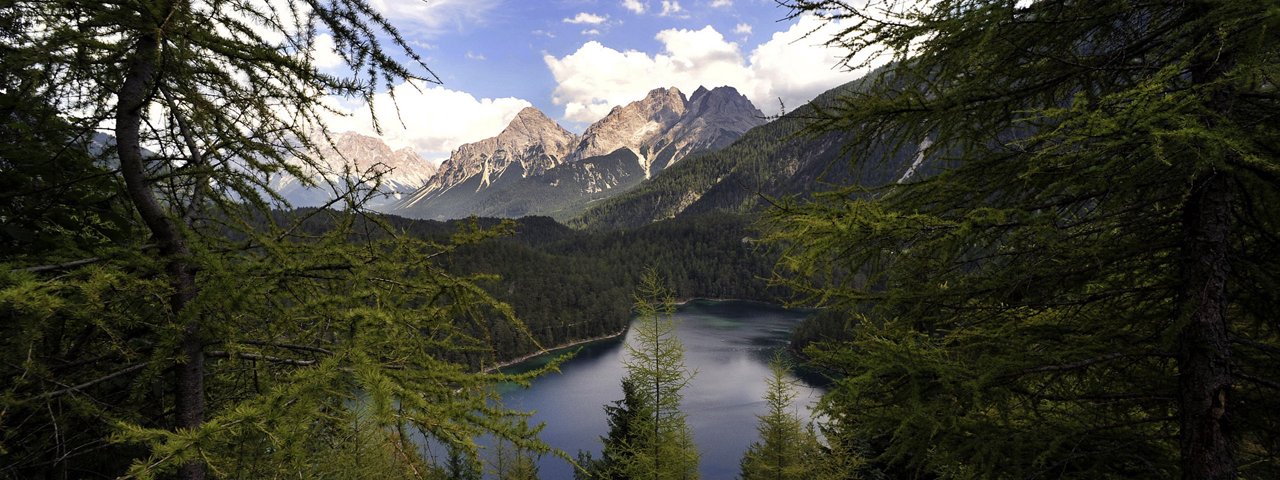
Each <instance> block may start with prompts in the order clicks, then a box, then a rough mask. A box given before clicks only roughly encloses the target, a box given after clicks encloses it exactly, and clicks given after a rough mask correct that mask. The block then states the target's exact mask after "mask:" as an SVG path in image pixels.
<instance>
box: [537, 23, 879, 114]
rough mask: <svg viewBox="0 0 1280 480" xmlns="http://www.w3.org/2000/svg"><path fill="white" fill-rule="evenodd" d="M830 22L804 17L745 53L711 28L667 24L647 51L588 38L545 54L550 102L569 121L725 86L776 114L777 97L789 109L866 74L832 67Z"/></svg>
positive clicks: (837, 54) (835, 57)
mask: <svg viewBox="0 0 1280 480" xmlns="http://www.w3.org/2000/svg"><path fill="white" fill-rule="evenodd" d="M835 28H839V25H836V26H823V23H822V21H821V20H818V19H816V18H812V17H802V18H801V19H800V20H799V21H798V22H796V23H795V24H793V25H791V27H790V28H788V29H787V30H785V31H782V32H778V33H775V34H774V35H773V36H772V37H771V38H770V39H769V40H768V41H766V42H765V43H763V44H761V45H760V46H758V47H756V49H755V50H752V51H751V52H750V53H749V54H744V53H743V52H742V50H741V47H740V46H739V45H738V44H737V43H735V42H731V41H728V40H726V39H725V37H724V35H722V34H721V33H720V32H718V31H716V29H715V28H713V27H710V26H707V27H704V28H703V29H701V30H683V29H670V30H663V31H661V32H659V33H658V34H657V36H656V38H657V40H658V41H659V42H660V43H661V44H662V45H663V48H662V51H661V52H659V53H655V54H652V55H650V54H648V53H645V52H640V51H636V50H626V51H618V50H615V49H613V48H610V47H607V46H605V45H603V44H601V43H600V42H598V41H594V40H592V41H588V42H586V43H585V44H583V45H582V46H581V47H579V48H578V50H577V51H575V52H573V53H571V54H569V55H566V56H564V57H559V58H557V57H555V56H552V55H545V56H543V60H544V61H545V62H546V63H547V67H548V68H549V69H550V70H551V74H552V76H553V77H554V78H555V79H556V84H557V85H556V89H555V91H554V92H553V94H552V101H553V102H554V103H555V104H556V105H561V106H563V107H564V115H563V118H564V119H565V120H568V121H572V122H583V123H588V122H593V121H595V120H598V119H600V118H601V117H603V116H604V115H605V114H607V113H608V112H609V110H610V109H611V108H613V106H615V105H622V104H626V103H628V102H632V101H635V100H639V99H640V98H643V97H644V95H645V93H647V92H648V91H649V90H652V89H654V88H659V87H669V86H675V87H676V88H679V89H680V90H681V91H683V92H685V94H686V95H687V94H689V93H692V92H693V90H695V89H697V87H698V86H706V87H708V88H713V87H717V86H721V85H730V86H733V87H734V88H736V89H738V91H739V92H742V94H743V95H746V96H747V98H749V99H751V101H752V102H753V103H755V104H756V106H757V107H759V108H760V109H761V110H763V111H764V112H765V113H766V114H776V113H779V107H778V100H779V99H781V100H782V102H783V103H785V104H786V105H787V108H788V109H793V108H795V107H798V106H800V105H802V104H804V103H805V102H808V101H809V100H812V99H813V97H815V96H817V94H819V93H822V92H824V91H826V90H828V89H831V88H832V87H835V86H837V85H840V84H843V83H845V82H848V81H851V80H853V79H855V78H857V77H858V76H859V75H862V74H863V73H865V71H860V72H849V71H845V70H844V69H842V68H839V67H837V64H838V63H839V61H840V58H841V55H842V54H843V53H844V52H843V51H842V50H839V49H832V48H827V47H823V46H822V45H821V42H822V41H823V40H825V39H826V38H829V36H830V34H831V33H832V32H833V31H835V30H834V29H835ZM815 30H816V31H815ZM811 31H813V32H814V33H813V34H812V35H811V36H809V37H805V34H806V33H808V32H811Z"/></svg>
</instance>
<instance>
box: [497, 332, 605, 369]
mask: <svg viewBox="0 0 1280 480" xmlns="http://www.w3.org/2000/svg"><path fill="white" fill-rule="evenodd" d="M629 327H630V325H629V324H628V328H629ZM628 328H623V329H622V330H621V331H618V332H614V333H610V334H606V335H599V336H595V337H590V338H584V339H581V340H574V341H571V342H567V343H562V344H559V345H556V346H553V347H548V348H543V349H539V350H538V351H536V352H530V353H526V354H524V355H521V356H519V357H516V358H513V359H510V360H505V361H502V362H498V363H495V364H493V365H490V366H488V367H485V368H484V369H483V370H481V372H483V373H494V372H496V371H498V370H499V369H502V368H507V367H510V366H513V365H517V364H520V363H524V362H527V361H529V360H533V359H534V358H537V357H540V356H542V355H547V354H551V353H556V352H557V351H560V350H565V349H569V348H573V347H578V346H582V345H586V344H588V343H594V342H600V341H604V340H609V339H614V338H618V337H621V336H622V335H625V334H626V333H627V330H628Z"/></svg>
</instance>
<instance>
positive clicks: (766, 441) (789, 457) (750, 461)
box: [741, 352, 820, 480]
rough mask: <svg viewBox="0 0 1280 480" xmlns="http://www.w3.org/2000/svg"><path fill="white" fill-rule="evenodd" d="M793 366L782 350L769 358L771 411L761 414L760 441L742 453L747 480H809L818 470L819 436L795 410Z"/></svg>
mask: <svg viewBox="0 0 1280 480" xmlns="http://www.w3.org/2000/svg"><path fill="white" fill-rule="evenodd" d="M790 370H791V368H790V365H789V364H788V362H787V360H786V357H784V356H783V354H782V352H778V353H777V354H775V355H774V357H773V359H772V360H770V361H769V371H770V372H771V376H770V377H769V380H768V382H767V385H768V386H767V390H765V393H764V403H765V405H766V406H768V409H769V410H768V411H767V412H766V413H765V414H764V415H758V418H759V422H760V423H759V425H758V426H757V427H756V429H757V430H759V432H760V440H758V441H756V442H754V443H752V444H751V446H750V447H747V451H746V453H744V454H743V455H742V472H741V478H742V479H743V480H769V479H772V480H809V479H812V478H814V475H815V473H816V472H817V470H818V469H817V462H818V454H819V452H820V448H819V444H818V438H817V435H815V434H814V432H813V430H807V429H805V427H804V425H803V424H802V423H801V422H800V418H799V417H797V416H796V414H795V413H794V412H793V411H792V403H794V402H795V399H796V389H795V385H794V384H793V383H792V382H793V380H790V379H788V378H787V375H788V373H789V372H790Z"/></svg>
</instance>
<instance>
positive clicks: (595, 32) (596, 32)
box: [582, 28, 600, 35]
mask: <svg viewBox="0 0 1280 480" xmlns="http://www.w3.org/2000/svg"><path fill="white" fill-rule="evenodd" d="M582 34H583V35H599V34H600V30H599V29H596V28H589V29H586V30H583V31H582Z"/></svg>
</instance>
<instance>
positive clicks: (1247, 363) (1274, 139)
mask: <svg viewBox="0 0 1280 480" xmlns="http://www.w3.org/2000/svg"><path fill="white" fill-rule="evenodd" d="M786 3H787V4H789V5H790V6H791V7H793V8H794V9H795V11H796V13H797V14H816V15H819V16H821V17H823V18H825V19H828V20H829V21H831V22H835V23H836V27H837V28H838V29H839V30H840V31H839V33H838V34H837V35H836V36H834V37H833V38H832V39H831V40H830V44H831V45H835V46H839V47H845V48H847V49H849V53H850V57H849V58H850V62H851V64H853V65H855V66H857V65H859V64H858V63H857V62H855V61H854V60H853V59H855V58H857V59H863V58H868V56H870V58H873V59H874V58H876V56H875V55H873V54H872V53H874V52H879V54H880V57H879V58H880V59H885V58H886V56H888V57H891V58H890V59H891V60H893V61H894V62H893V63H892V64H891V65H889V66H888V67H885V68H883V69H881V70H879V71H877V72H876V73H875V74H874V76H873V78H870V79H869V81H868V82H866V86H867V88H866V90H865V91H863V92H858V93H851V94H850V95H848V96H846V97H845V98H844V99H843V102H842V103H841V104H840V105H838V106H837V107H835V108H831V109H827V110H825V111H822V112H821V114H820V118H818V119H816V121H815V123H814V126H813V128H814V129H815V130H817V131H827V130H831V129H852V130H855V131H857V132H858V135H857V138H859V139H861V141H860V142H858V143H857V144H856V145H854V148H853V151H854V159H855V161H857V162H876V161H877V156H878V155H881V154H884V152H894V151H900V150H903V149H907V150H908V151H909V152H913V153H914V152H916V151H918V152H919V156H920V163H919V164H918V167H919V168H918V169H916V170H915V171H916V172H918V173H916V174H914V175H910V174H909V175H908V176H906V177H904V178H903V179H902V180H901V181H899V182H898V183H896V184H893V185H889V186H887V187H884V188H880V189H875V190H868V189H865V188H860V187H858V186H850V187H848V188H846V189H844V190H843V191H840V192H837V193H833V194H829V195H823V196H820V197H819V198H817V199H816V200H815V201H813V202H809V203H806V204H795V203H790V204H784V205H783V206H782V208H780V209H777V210H775V211H774V213H773V216H772V220H773V226H774V227H775V229H774V231H773V235H772V236H773V238H774V240H775V241H778V242H780V243H781V244H782V245H784V246H785V247H786V248H787V251H786V255H785V257H784V259H783V260H782V262H781V263H780V265H781V266H782V267H783V268H784V269H786V270H790V271H791V275H790V278H791V279H792V281H791V283H792V286H794V287H796V288H799V289H801V290H802V291H804V292H806V293H807V294H808V296H809V300H811V301H814V302H816V303H819V304H822V305H825V306H828V307H830V308H832V309H835V310H837V311H841V312H844V314H845V315H848V316H850V317H853V318H856V319H857V322H856V327H855V328H856V331H855V332H853V333H854V339H853V340H852V341H849V342H842V343H836V344H828V345H826V346H823V347H820V348H818V349H817V350H816V351H814V352H813V353H814V354H815V355H816V357H817V358H819V359H820V360H821V361H822V362H824V363H825V364H826V365H829V366H831V367H833V368H836V369H838V370H839V371H841V372H842V373H843V374H844V376H843V379H842V380H840V381H839V382H838V383H837V386H836V388H835V389H834V391H832V392H831V393H830V394H829V395H828V396H827V397H826V398H825V399H824V408H825V409H826V410H827V411H828V412H830V414H832V415H838V416H839V418H840V419H841V423H840V425H841V426H842V428H844V429H846V432H845V433H848V434H849V435H850V436H852V437H855V438H859V439H862V440H863V441H865V442H867V445H868V447H869V448H870V449H871V451H872V452H873V453H874V454H875V455H874V456H873V458H871V459H870V460H871V461H872V464H873V465H874V466H875V467H876V468H880V469H882V470H885V471H887V472H889V473H892V474H894V475H898V476H904V477H926V478H930V477H935V476H936V477H943V478H1176V477H1181V478H1184V479H1188V480H1190V479H1229V478H1236V477H1246V478H1274V477H1276V476H1280V414H1277V412H1280V376H1278V375H1277V372H1280V355H1278V352H1280V323H1277V317H1276V315H1275V314H1274V312H1275V311H1276V309H1277V308H1278V307H1280V301H1278V300H1280V298H1278V297H1277V293H1276V292H1277V291H1278V290H1277V289H1276V286H1277V280H1280V278H1277V276H1278V275H1280V263H1277V262H1280V256H1277V255H1276V254H1277V250H1278V248H1277V247H1280V210H1278V209H1277V205H1280V195H1277V194H1278V193H1280V188H1277V187H1280V161H1278V160H1277V158H1278V157H1277V155H1278V154H1280V129H1277V118H1276V112H1277V111H1280V109H1278V107H1280V98H1278V95H1280V92H1277V89H1276V83H1275V82H1276V80H1277V78H1280V51H1278V48H1280V47H1278V46H1280V9H1277V7H1276V4H1275V3H1274V2H1255V1H1148V2H1134V1H1119V0H1115V1H1108V0H1093V1H1064V2H1057V1H1035V2H1025V1H1015V0H998V1H997V0H943V1H937V2H899V1H872V2H869V4H870V5H866V6H863V5H862V4H860V3H851V2H841V1H818V0H814V1H809V0H795V1H789V2H786ZM842 438H844V437H843V436H842Z"/></svg>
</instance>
